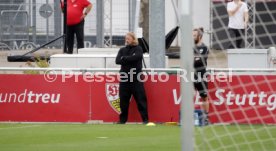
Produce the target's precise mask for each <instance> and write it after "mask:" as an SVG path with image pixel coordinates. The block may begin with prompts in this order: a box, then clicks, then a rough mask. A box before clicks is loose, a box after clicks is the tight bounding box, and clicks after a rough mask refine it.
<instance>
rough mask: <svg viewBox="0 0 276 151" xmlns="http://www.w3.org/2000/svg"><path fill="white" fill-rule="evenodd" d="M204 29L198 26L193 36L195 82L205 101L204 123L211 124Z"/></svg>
mask: <svg viewBox="0 0 276 151" xmlns="http://www.w3.org/2000/svg"><path fill="white" fill-rule="evenodd" d="M203 33H204V30H203V28H196V29H194V30H193V37H194V42H195V47H194V69H195V74H194V77H195V82H194V87H195V89H196V90H197V91H198V92H199V94H200V97H201V99H202V101H203V103H202V105H201V109H202V110H203V118H204V123H203V124H204V125H208V124H209V119H208V113H209V102H208V83H207V81H206V75H205V74H206V68H207V59H208V54H209V50H208V48H207V46H206V45H205V44H204V43H203V42H202V37H203Z"/></svg>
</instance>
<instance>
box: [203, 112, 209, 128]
mask: <svg viewBox="0 0 276 151" xmlns="http://www.w3.org/2000/svg"><path fill="white" fill-rule="evenodd" d="M203 118H204V119H203V122H204V126H207V125H209V124H210V121H209V115H208V113H204V115H203Z"/></svg>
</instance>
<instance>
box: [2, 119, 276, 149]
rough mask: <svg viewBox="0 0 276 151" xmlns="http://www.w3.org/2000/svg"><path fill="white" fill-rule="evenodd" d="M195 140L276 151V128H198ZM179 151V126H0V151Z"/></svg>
mask: <svg viewBox="0 0 276 151" xmlns="http://www.w3.org/2000/svg"><path fill="white" fill-rule="evenodd" d="M194 136H195V139H196V143H195V150H198V151H202V150H203V151H204V150H218V151H220V150H222V151H224V150H227V151H228V150H229V151H232V150H242V151H246V150H253V151H263V150H267V151H275V150H276V126H275V125H274V126H260V125H259V126H252V125H251V126H249V125H238V126H237V125H227V126H207V127H195V135H194ZM191 139H192V138H191ZM179 150H181V145H180V127H179V126H165V125H157V126H156V127H146V126H145V125H135V124H130V125H112V124H109V125H91V124H0V151H179Z"/></svg>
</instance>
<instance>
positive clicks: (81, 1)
mask: <svg viewBox="0 0 276 151" xmlns="http://www.w3.org/2000/svg"><path fill="white" fill-rule="evenodd" d="M61 7H62V9H63V7H64V6H63V1H62V4H61ZM92 7H93V5H92V4H91V3H90V2H89V1H88V0H67V23H66V24H67V32H66V40H67V51H66V52H65V53H68V54H73V49H74V36H75V35H76V38H77V48H78V49H79V48H84V18H85V17H86V16H87V15H88V13H89V12H90V11H91V9H92Z"/></svg>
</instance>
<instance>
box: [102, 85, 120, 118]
mask: <svg viewBox="0 0 276 151" xmlns="http://www.w3.org/2000/svg"><path fill="white" fill-rule="evenodd" d="M105 92H106V97H107V100H108V102H109V105H110V106H111V107H112V108H113V110H114V111H116V112H117V113H118V114H120V113H121V108H120V97H119V84H117V83H107V84H106V85H105Z"/></svg>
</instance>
